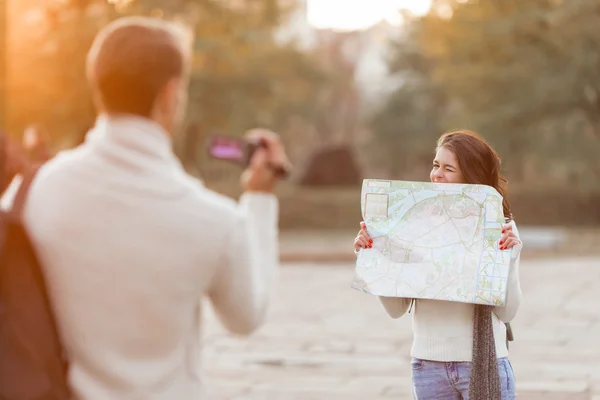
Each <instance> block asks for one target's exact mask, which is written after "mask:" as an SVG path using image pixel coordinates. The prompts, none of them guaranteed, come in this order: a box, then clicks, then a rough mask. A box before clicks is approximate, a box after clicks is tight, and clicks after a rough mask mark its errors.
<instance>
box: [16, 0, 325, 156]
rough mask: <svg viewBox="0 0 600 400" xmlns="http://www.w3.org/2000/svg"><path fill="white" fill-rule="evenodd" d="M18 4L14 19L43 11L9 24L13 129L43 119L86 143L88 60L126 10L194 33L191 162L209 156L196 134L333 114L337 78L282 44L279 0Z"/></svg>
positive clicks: (182, 141) (187, 136)
mask: <svg viewBox="0 0 600 400" xmlns="http://www.w3.org/2000/svg"><path fill="white" fill-rule="evenodd" d="M12 1H13V7H12V10H11V12H12V17H11V19H12V20H15V21H19V20H20V19H21V20H23V21H25V20H27V18H28V17H27V16H28V15H34V14H36V15H41V17H40V18H38V20H37V22H30V23H29V24H28V25H27V24H23V25H19V24H15V25H14V26H13V27H11V37H12V40H11V47H10V50H9V57H8V58H9V60H10V61H9V69H10V72H11V74H10V78H11V79H10V93H9V98H11V107H10V110H9V117H10V120H9V127H10V130H11V131H12V132H22V130H23V128H24V127H25V126H26V125H28V124H30V123H32V122H41V123H43V124H45V125H46V126H48V128H49V130H50V131H51V133H52V134H53V140H54V142H55V144H56V146H57V147H65V146H70V145H72V144H74V143H76V142H78V141H80V140H81V138H82V135H83V133H84V132H85V130H86V129H87V128H89V126H90V125H91V124H92V123H93V120H94V109H93V107H92V104H91V100H90V93H89V89H88V85H87V82H86V80H85V71H84V66H85V56H86V54H87V51H88V49H89V47H90V45H91V42H92V40H93V38H94V36H95V34H96V33H97V31H98V30H99V29H100V28H101V27H102V26H104V25H105V24H107V23H108V22H110V21H111V20H113V19H115V18H117V17H119V16H123V15H153V16H162V17H165V18H168V19H172V18H176V19H182V20H184V21H185V22H187V23H188V24H189V25H190V26H191V27H192V29H193V30H194V33H195V35H196V42H195V48H194V57H193V70H192V80H191V83H190V104H189V112H188V121H187V125H188V127H189V129H185V130H184V133H183V134H182V135H180V136H179V138H178V141H177V143H176V148H177V151H178V152H179V154H180V155H181V156H182V158H184V160H183V161H184V163H185V164H186V165H188V166H190V165H191V166H192V167H194V166H197V164H198V162H199V160H200V159H201V154H202V152H201V141H202V140H201V139H202V138H201V137H198V135H199V133H198V132H204V133H207V132H213V131H221V132H226V133H228V134H233V135H240V134H241V133H242V132H243V131H244V130H246V129H248V128H251V127H255V126H257V125H262V126H267V127H270V128H273V129H282V128H283V127H285V126H286V124H287V123H288V122H289V120H290V119H291V118H300V119H302V120H304V121H312V120H315V119H318V118H319V116H321V115H323V114H324V113H325V111H323V109H322V107H321V104H322V100H320V99H322V97H323V93H324V92H325V91H327V88H328V82H329V81H330V75H329V73H328V72H326V71H324V70H323V68H322V67H321V66H320V65H319V63H318V62H317V60H316V57H315V56H313V55H311V54H305V53H303V52H301V51H299V50H297V49H295V48H294V47H292V46H284V45H280V44H278V43H275V41H274V32H275V29H276V28H277V27H278V26H279V25H280V24H281V22H282V21H283V20H284V18H285V16H286V14H287V13H288V12H289V11H290V10H289V9H283V8H281V7H279V3H280V2H278V1H276V0H249V1H233V0H232V1H231V2H225V1H217V0H204V1H194V0H169V1H165V0H120V1H115V2H107V1H106V0H71V1H60V2H58V1H57V2H45V1H44V2H42V1H41V0H28V1H26V2H24V3H16V0H12ZM109 3H115V4H114V5H113V4H109ZM226 4H229V6H227V5H226ZM40 21H41V22H40Z"/></svg>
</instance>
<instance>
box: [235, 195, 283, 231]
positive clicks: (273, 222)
mask: <svg viewBox="0 0 600 400" xmlns="http://www.w3.org/2000/svg"><path fill="white" fill-rule="evenodd" d="M239 205H240V208H241V209H243V210H245V211H249V212H250V213H252V214H253V215H256V216H257V217H258V218H259V220H260V221H261V223H262V224H266V225H268V226H277V225H278V222H279V200H278V199H277V197H276V196H275V195H274V194H271V193H260V192H245V193H244V194H242V196H241V197H240V201H239Z"/></svg>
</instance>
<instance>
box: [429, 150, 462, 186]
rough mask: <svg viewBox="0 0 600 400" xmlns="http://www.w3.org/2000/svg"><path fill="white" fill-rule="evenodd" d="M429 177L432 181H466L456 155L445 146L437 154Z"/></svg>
mask: <svg viewBox="0 0 600 400" xmlns="http://www.w3.org/2000/svg"><path fill="white" fill-rule="evenodd" d="M429 179H431V182H440V183H465V178H464V177H463V175H462V172H461V170H460V167H459V166H458V160H457V158H456V155H455V154H454V153H453V152H451V151H450V150H448V149H447V148H445V147H443V146H442V147H440V148H439V149H438V151H437V152H436V154H435V158H434V159H433V168H432V169H431V173H430V174H429Z"/></svg>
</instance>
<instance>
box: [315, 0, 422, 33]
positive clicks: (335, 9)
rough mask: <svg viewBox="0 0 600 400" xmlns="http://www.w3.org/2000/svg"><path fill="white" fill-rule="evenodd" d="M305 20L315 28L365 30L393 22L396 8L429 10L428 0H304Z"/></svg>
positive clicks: (395, 17) (416, 11)
mask: <svg viewBox="0 0 600 400" xmlns="http://www.w3.org/2000/svg"><path fill="white" fill-rule="evenodd" d="M307 2H308V18H309V22H310V23H311V24H312V25H314V26H316V27H317V28H333V29H342V30H359V29H366V28H369V27H370V26H372V25H374V24H376V23H377V22H379V21H381V20H387V21H389V22H390V23H397V22H398V20H399V15H398V11H399V10H402V9H404V10H407V11H409V12H412V13H414V14H417V15H422V14H425V13H427V12H428V11H429V8H430V6H431V0H352V1H347V0H307Z"/></svg>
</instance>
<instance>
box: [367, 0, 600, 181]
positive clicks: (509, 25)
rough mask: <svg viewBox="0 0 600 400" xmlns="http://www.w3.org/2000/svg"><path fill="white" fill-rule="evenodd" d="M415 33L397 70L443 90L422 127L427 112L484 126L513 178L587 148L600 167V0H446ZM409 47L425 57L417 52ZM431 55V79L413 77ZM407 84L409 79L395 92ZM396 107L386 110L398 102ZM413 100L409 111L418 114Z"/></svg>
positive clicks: (584, 153)
mask: <svg viewBox="0 0 600 400" xmlns="http://www.w3.org/2000/svg"><path fill="white" fill-rule="evenodd" d="M411 33H412V34H411V35H410V36H409V38H410V43H411V46H412V48H414V49H415V50H414V51H411V52H408V50H407V49H406V45H405V44H402V45H401V46H399V48H398V52H399V56H398V57H396V64H397V71H398V73H399V74H404V75H406V77H407V78H406V79H407V82H408V83H407V85H408V86H411V85H412V86H415V87H416V88H415V90H416V91H417V92H419V93H429V92H430V88H431V87H435V88H436V93H438V94H439V93H442V97H443V98H444V99H445V101H444V102H443V104H440V103H436V106H435V108H437V110H436V111H435V112H431V110H425V111H423V112H424V113H426V114H421V119H422V121H423V122H422V123H418V124H416V125H415V126H414V128H417V129H419V131H421V132H423V131H427V129H428V126H427V125H426V123H427V118H426V116H428V117H430V118H434V119H436V121H437V124H438V126H440V127H443V129H440V130H439V131H438V133H440V132H441V130H447V129H452V128H456V127H469V128H472V129H476V130H478V131H480V132H481V133H483V134H484V135H485V137H486V138H488V139H489V140H490V142H491V143H492V144H493V145H494V147H496V148H497V149H498V150H499V151H500V152H501V154H502V155H503V156H504V159H505V160H507V161H508V164H510V174H511V178H513V180H514V179H516V180H521V181H526V180H528V176H529V177H531V175H534V174H535V171H537V172H538V173H539V172H540V171H544V172H548V171H549V170H552V169H553V168H554V166H555V165H556V164H557V163H563V164H565V163H570V164H571V167H572V168H571V169H573V168H575V167H574V165H575V164H576V163H579V162H581V160H582V157H583V158H584V159H587V161H588V162H589V164H590V166H591V170H593V171H595V173H596V174H599V175H598V176H600V169H599V168H600V164H599V163H598V158H597V156H594V155H593V154H594V153H595V152H597V151H599V150H600V140H598V138H600V92H599V90H600V39H599V38H600V0H569V1H561V0H528V1H523V0H502V1H501V2H490V1H469V0H461V1H458V0H455V1H453V0H438V1H436V2H434V7H433V11H432V12H431V13H430V14H429V15H427V16H424V17H423V18H420V19H416V20H414V21H413V22H412V24H411ZM411 53H412V54H415V53H416V54H417V55H418V60H420V61H419V62H417V63H414V62H410V60H411V59H413V60H414V57H412V55H411ZM398 60H400V61H398ZM423 65H427V66H428V70H427V73H426V77H425V79H423V80H421V81H419V80H415V79H411V78H410V76H411V74H412V75H414V74H415V73H417V72H422V70H423ZM402 92H407V89H406V86H405V87H403V88H401V89H400V91H399V92H398V93H396V94H395V96H396V97H397V96H399V95H401V93H402ZM410 96H411V94H410V93H408V94H406V95H404V97H403V98H404V99H405V102H409V98H410ZM421 96H424V94H421ZM394 101H397V100H394ZM401 104H402V103H399V105H398V107H400V106H401ZM410 107H412V108H413V109H414V107H415V105H414V104H410ZM388 108H391V109H390V110H389V111H388V112H387V114H386V115H388V116H392V115H394V112H395V111H396V112H398V109H397V108H396V107H394V106H393V105H391V104H390V105H388ZM409 109H410V108H409ZM409 109H407V108H405V111H403V113H409V114H410V115H409V117H410V120H411V121H415V120H418V119H419V118H420V117H419V116H418V115H415V114H414V113H412V112H409V111H407V110H409ZM396 118H397V116H396ZM389 120H390V121H391V119H389ZM403 123H404V124H408V122H407V121H404V122H403ZM376 131H377V132H379V134H383V130H382V129H381V128H377V127H376ZM588 133H589V134H588ZM402 134H404V131H402ZM594 136H595V138H594ZM551 148H554V149H555V151H550V149H551ZM559 149H560V150H559ZM556 150H559V151H556ZM557 153H559V154H557ZM562 169H563V170H564V168H562ZM575 169H576V168H575ZM553 172H556V173H557V174H558V175H561V177H562V178H565V179H571V178H572V177H573V174H571V173H566V172H564V171H563V172H561V173H559V172H558V171H553ZM528 174H529V175H528ZM558 175H557V176H558Z"/></svg>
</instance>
